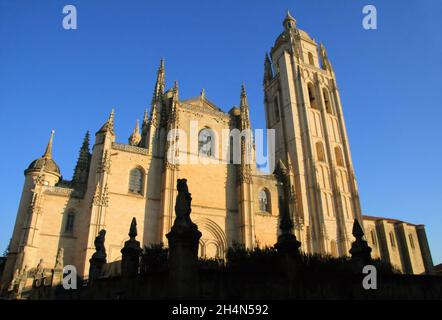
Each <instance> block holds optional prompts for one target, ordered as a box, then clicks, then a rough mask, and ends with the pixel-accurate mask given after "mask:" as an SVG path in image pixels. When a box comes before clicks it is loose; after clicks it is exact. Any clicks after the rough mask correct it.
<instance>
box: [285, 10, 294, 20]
mask: <svg viewBox="0 0 442 320" xmlns="http://www.w3.org/2000/svg"><path fill="white" fill-rule="evenodd" d="M286 19H293V20H295V18H293V16H292V15H291V13H290V10H289V9H287V15H286Z"/></svg>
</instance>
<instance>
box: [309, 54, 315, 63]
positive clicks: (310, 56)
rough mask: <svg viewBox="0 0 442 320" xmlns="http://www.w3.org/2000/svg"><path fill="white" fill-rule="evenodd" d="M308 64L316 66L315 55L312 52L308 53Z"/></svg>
mask: <svg viewBox="0 0 442 320" xmlns="http://www.w3.org/2000/svg"><path fill="white" fill-rule="evenodd" d="M308 63H309V64H310V65H311V66H315V59H314V58H313V53H311V52H309V53H308Z"/></svg>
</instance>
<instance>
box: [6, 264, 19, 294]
mask: <svg viewBox="0 0 442 320" xmlns="http://www.w3.org/2000/svg"><path fill="white" fill-rule="evenodd" d="M19 278H20V270H19V269H15V272H14V276H13V277H12V280H11V283H10V284H9V287H8V291H12V290H14V287H15V284H16V283H18V281H19V280H20V279H19Z"/></svg>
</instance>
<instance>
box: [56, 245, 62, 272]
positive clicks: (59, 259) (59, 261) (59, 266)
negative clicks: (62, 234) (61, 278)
mask: <svg viewBox="0 0 442 320" xmlns="http://www.w3.org/2000/svg"><path fill="white" fill-rule="evenodd" d="M63 256H64V249H63V248H60V249H58V252H57V257H56V258H55V266H54V269H55V270H62V269H63Z"/></svg>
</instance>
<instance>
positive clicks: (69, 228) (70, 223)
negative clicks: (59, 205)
mask: <svg viewBox="0 0 442 320" xmlns="http://www.w3.org/2000/svg"><path fill="white" fill-rule="evenodd" d="M74 220H75V214H74V213H73V212H69V213H68V215H67V217H66V225H65V227H64V232H65V233H73V232H74Z"/></svg>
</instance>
